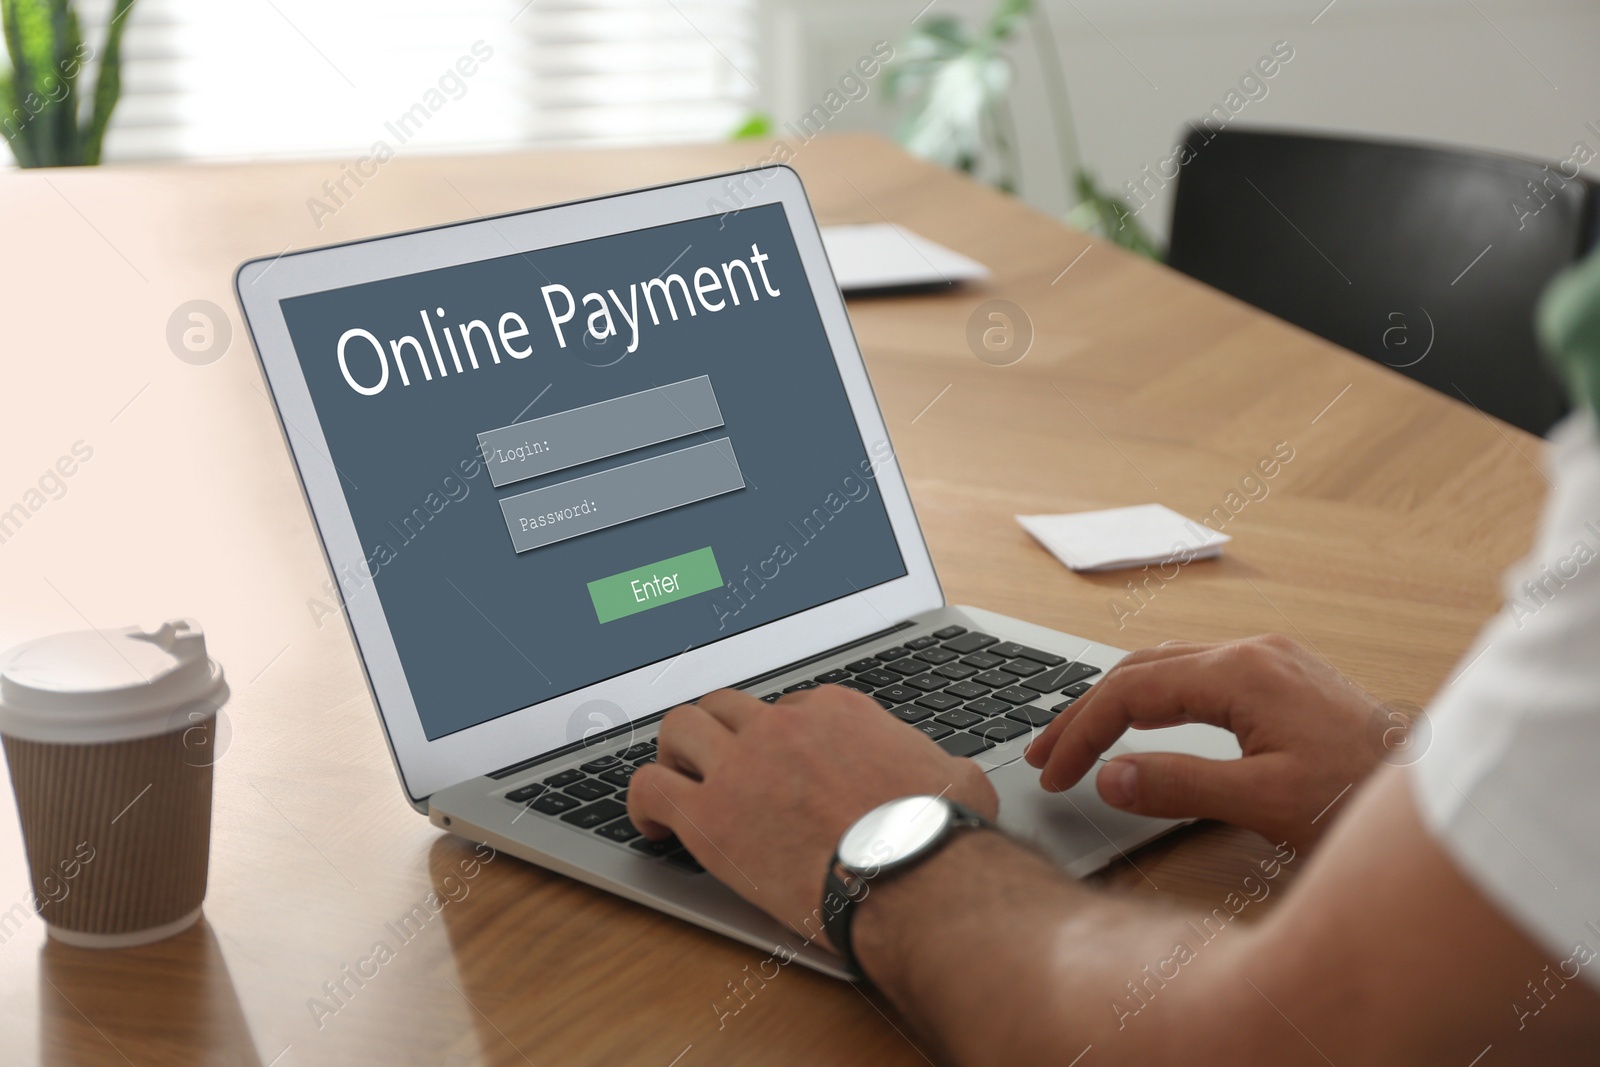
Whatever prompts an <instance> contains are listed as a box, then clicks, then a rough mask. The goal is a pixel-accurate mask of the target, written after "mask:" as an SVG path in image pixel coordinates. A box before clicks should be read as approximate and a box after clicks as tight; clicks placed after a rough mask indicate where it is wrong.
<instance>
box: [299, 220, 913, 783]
mask: <svg viewBox="0 0 1600 1067" xmlns="http://www.w3.org/2000/svg"><path fill="white" fill-rule="evenodd" d="M752 244H757V245H759V246H760V248H761V251H762V252H764V253H766V254H767V255H768V256H769V257H770V258H769V260H768V261H767V263H766V269H767V274H768V277H769V278H770V279H771V283H772V285H773V286H774V287H775V288H777V289H778V290H779V292H780V294H781V295H780V296H779V297H770V296H767V295H766V294H765V293H763V294H762V299H760V300H758V301H754V302H752V301H750V300H749V299H748V296H746V298H745V302H744V303H742V304H741V305H739V306H737V307H734V306H731V305H730V306H728V307H726V308H724V309H723V310H721V311H718V312H716V313H707V312H706V311H705V310H704V309H703V308H702V309H700V311H699V313H698V314H697V315H695V316H693V317H689V316H687V315H684V316H683V317H681V318H680V319H679V320H678V321H676V322H673V321H671V320H670V318H668V317H667V316H666V314H665V311H664V309H663V314H662V323H661V325H659V326H652V325H650V323H649V320H648V313H647V312H645V311H644V307H643V299H642V298H641V301H640V308H641V318H643V319H644V320H645V321H644V322H642V323H641V325H640V345H639V348H638V350H637V351H636V352H634V353H633V354H632V355H624V349H625V348H626V346H627V343H628V339H629V336H628V335H629V332H630V331H629V330H628V328H627V327H626V325H625V324H624V323H623V321H622V320H621V318H620V317H617V318H616V325H617V327H618V328H619V329H621V330H622V331H623V336H622V337H620V338H617V337H613V338H611V339H610V340H609V341H607V342H606V343H604V344H596V343H594V342H593V341H591V342H589V343H588V344H584V343H583V342H582V335H583V332H584V331H583V324H584V321H585V313H584V309H583V308H581V307H580V309H579V313H578V315H577V316H576V317H575V318H574V319H573V320H572V321H571V322H569V323H567V324H566V327H565V329H566V336H567V344H568V347H567V348H565V349H562V348H560V347H559V346H558V345H557V342H556V337H555V332H554V330H553V329H552V327H551V324H550V319H549V315H548V313H547V312H546V310H545V306H544V302H543V299H542V298H541V296H540V293H539V290H540V287H541V286H543V285H546V284H550V283H551V282H559V283H561V284H563V285H565V286H567V287H568V288H569V289H570V290H571V291H572V292H573V294H574V298H575V299H576V300H579V301H581V299H582V296H583V294H584V293H586V292H590V291H598V292H604V291H605V290H607V289H611V288H615V289H616V290H617V291H618V294H619V295H621V296H622V297H623V299H624V300H626V299H627V291H628V286H629V285H630V284H631V283H634V282H639V283H642V282H643V281H644V280H645V279H648V278H652V277H655V276H657V275H659V274H663V273H669V266H670V272H676V273H679V274H681V275H683V276H684V278H685V279H686V280H689V279H691V276H692V273H693V271H694V269H695V268H696V267H700V266H710V267H712V268H713V269H717V270H719V273H720V266H721V264H722V263H724V262H725V261H728V260H734V259H742V260H745V261H746V262H747V263H748V261H749V257H750V255H751V245H752ZM736 277H738V275H736ZM740 284H741V285H742V284H743V283H742V280H741V282H740ZM760 284H761V282H760V276H759V275H757V276H756V285H757V287H758V288H759V287H760ZM674 292H676V288H674ZM717 295H720V296H726V293H725V292H724V293H722V294H717ZM715 298H716V296H713V297H712V299H715ZM658 306H659V305H658ZM437 307H443V308H444V309H445V319H444V321H445V322H448V323H451V324H454V323H460V322H466V321H469V320H471V319H475V318H476V319H482V320H484V321H485V322H487V323H488V324H489V325H490V327H491V329H492V328H494V327H495V325H496V324H497V323H498V321H499V318H500V315H501V314H503V313H504V312H507V311H514V312H516V313H518V314H519V315H521V316H522V317H523V319H524V320H526V322H527V324H528V326H529V328H530V330H531V331H532V332H531V335H530V336H529V337H527V338H523V339H521V340H520V341H519V342H518V343H519V344H523V345H526V344H530V343H531V344H532V346H533V349H534V351H533V354H532V355H531V356H530V357H529V358H526V359H521V360H513V359H509V358H505V355H504V353H503V352H502V362H501V363H499V364H498V365H497V364H494V363H493V362H492V361H490V360H489V359H487V358H486V354H485V352H484V351H483V349H482V346H481V340H480V346H479V362H480V369H478V370H471V369H468V370H467V371H466V372H465V373H462V374H456V373H454V372H453V367H452V373H450V374H449V375H448V376H446V377H438V376H437V375H436V376H435V377H434V379H433V380H432V381H424V380H422V379H421V377H420V375H419V374H418V373H417V372H416V365H415V363H414V362H412V363H410V364H408V370H409V373H410V376H411V384H410V385H409V386H406V387H402V386H401V385H400V383H399V381H398V378H397V375H396V374H395V372H394V370H393V368H392V366H391V372H390V382H389V384H388V385H387V386H386V387H385V389H384V390H383V391H382V392H381V393H379V394H377V395H374V396H363V395H360V394H359V393H357V392H356V391H355V390H353V389H351V388H350V387H349V385H348V384H347V383H346V382H345V380H344V378H343V376H342V374H341V372H340V369H339V365H338V361H337V358H336V352H337V344H338V339H339V337H340V335H341V334H343V333H344V332H345V331H346V330H348V329H351V328H353V327H360V328H363V329H366V330H369V331H371V332H372V333H373V334H374V335H375V336H377V337H378V338H380V339H382V340H383V341H384V342H385V343H387V341H388V340H389V339H391V338H396V337H400V336H402V335H407V334H409V335H418V334H419V332H420V330H421V321H420V318H419V314H418V313H419V311H420V310H421V309H424V308H426V309H428V311H429V312H430V313H431V312H432V311H433V309H434V308H437ZM679 310H680V314H681V313H682V303H681V300H680V304H679ZM283 312H284V317H285V319H286V321H287V323H288V327H289V333H290V336H291V338H292V340H293V342H294V346H295V351H296V354H297V356H298V358H299V360H300V363H301V366H302V367H303V369H304V372H305V377H306V381H307V383H308V385H309V387H310V391H311V396H312V399H313V402H314V403H315V405H316V409H317V414H318V417H319V419H320V421H321V425H322V430H323V433H324V434H325V436H326V438H327V441H328V447H329V449H330V454H331V458H332V460H333V462H334V464H335V466H336V467H337V468H338V470H339V472H340V475H341V483H342V485H343V488H344V491H345V496H346V498H347V500H348V501H349V504H350V511H351V514H352V515H353V516H354V519H355V526H356V530H357V532H358V534H359V536H360V538H361V543H362V545H363V548H364V550H365V551H366V553H367V556H368V560H369V563H370V564H373V565H375V575H374V577H373V581H374V582H375V584H376V589H377V593H378V595H379V597H380V598H381V600H382V603H383V608H384V612H385V614H386V615H387V617H388V621H389V625H390V627H391V628H392V630H393V634H394V640H395V644H396V646H397V647H398V649H399V652H400V659H401V662H402V664H403V666H404V669H405V673H406V679H407V682H408V683H409V685H410V687H411V691H412V694H413V696H414V698H415V700H416V705H417V708H418V711H419V713H420V715H421V718H422V725H423V729H424V732H425V733H426V734H427V736H428V737H429V738H430V739H433V738H437V737H441V736H443V735H445V734H449V733H453V732H455V731H457V730H461V729H464V728H466V727H469V726H473V725H476V724H477V723H480V722H483V721H485V720H487V719H490V718H494V717H495V716H498V715H503V714H506V713H507V712H511V711H514V710H517V709H518V708H522V707H526V706H528V705H530V704H534V703H537V702H539V701H542V700H547V699H549V698H551V697H555V696H558V695H560V694H562V693H566V692H570V691H572V690H574V689H578V688H581V687H583V686H585V685H589V684H592V683H594V682H596V681H600V680H602V679H605V678H608V677H611V676H614V675H617V674H620V673H623V672H625V671H628V670H632V669H634V668H637V667H640V666H642V665H645V664H648V663H653V662H657V661H661V660H667V659H670V658H671V657H674V656H677V655H678V654H680V653H682V652H683V651H684V650H686V649H688V648H691V647H697V646H700V645H703V644H706V643H708V642H710V641H714V640H717V639H720V638H722V637H727V636H729V635H731V634H733V633H738V632H741V631H744V630H748V629H750V628H751V627H753V626H757V625H761V624H763V623H767V622H770V621H772V620H774V619H778V618H782V617H783V616H786V615H790V614H793V613H795V612H797V611H801V610H804V609H806V608H810V607H813V606H815V605H818V604H821V603H824V602H826V601H829V600H833V599H837V598H839V597H841V596H847V595H849V594H850V593H852V592H854V591H856V590H859V589H865V588H867V587H869V586H873V585H877V584H880V583H882V582H885V581H889V580H891V579H894V578H897V577H900V576H902V575H903V574H905V565H904V562H903V560H902V558H901V556H900V552H899V550H898V547H897V546H896V543H895V539H894V533H893V530H892V528H891V526H890V523H889V519H888V515H887V513H886V512H885V509H884V507H883V503H882V501H881V498H880V496H879V493H878V487H877V484H876V482H875V481H872V480H870V479H869V478H866V477H863V464H866V463H869V462H870V461H869V457H868V452H867V449H866V447H865V446H864V443H863V441H862V440H861V436H860V433H859V431H858V430H857V428H856V424H855V419H854V417H853V416H852V415H851V413H850V409H849V404H848V401H847V399H846V396H845V391H844V386H843V383H842V382H841V381H840V378H839V374H838V370H837V368H836V366H835V363H834V358H833V354H832V351H831V349H830V347H829V345H828V341H827V337H826V335H825V333H824V331H823V327H822V322H821V319H820V317H819V316H818V313H817V309H816V306H815V304H814V303H813V301H812V300H811V294H810V287H809V285H808V283H807V282H806V279H805V277H804V275H803V272H802V270H801V268H800V262H799V257H798V253H797V250H796V248H795V245H794V241H793V238H792V236H791V235H790V232H789V226H788V223H787V221H786V219H785V217H784V214H783V208H782V206H781V205H776V204H774V205H767V206H763V207H758V208H751V209H747V210H745V211H742V212H740V213H738V214H736V215H732V216H728V217H726V218H722V219H719V218H717V217H711V218H705V219H696V220H692V221H688V222H682V223H675V224H672V225H669V226H662V227H657V228H654V229H650V230H644V231H639V232H635V233H629V234H620V235H616V236H612V237H606V238H600V239H596V240H593V241H587V242H583V243H581V244H574V245H567V246H563V247H559V248H550V249H545V250H542V251H538V252H530V253H526V254H522V255H508V256H506V257H504V258H500V259H494V260H487V261H483V262H479V263H472V264H465V265H462V266H456V267H448V268H444V269H440V270H434V271H428V272H425V273H422V274H415V275H410V276H407V277H403V278H395V279H389V280H385V281H380V282H371V283H367V284H363V285H356V286H351V287H348V288H345V289H338V290H332V291H329V292H323V293H315V294H311V295H307V296H300V297H295V298H292V299H289V300H285V301H284V302H283ZM434 321H435V322H436V323H437V322H438V321H439V320H438V319H435V320H434ZM423 340H424V344H426V338H423ZM497 341H498V338H497ZM439 343H440V345H441V347H442V346H443V345H444V339H443V337H442V336H440V338H439ZM458 344H459V340H458ZM350 351H351V352H352V353H353V354H354V353H356V352H358V351H359V352H361V353H362V354H363V358H364V359H365V360H366V362H358V361H357V360H356V359H355V358H352V360H351V368H352V371H353V372H354V373H356V375H357V378H358V380H360V381H362V382H363V383H364V384H370V383H372V382H374V381H375V380H376V363H375V361H373V359H372V357H371V355H370V349H368V348H365V346H356V347H352V348H351V350H350ZM446 358H447V359H448V358H449V357H448V353H447V354H446ZM463 358H464V353H463ZM607 364H609V365H607ZM700 374H708V375H710V377H711V382H712V386H713V388H714V389H715V391H716V396H717V400H718V403H719V404H720V406H721V409H722V415H723V418H724V420H725V422H726V425H725V427H723V428H722V429H720V430H716V431H712V432H710V433H708V434H706V435H704V437H700V436H691V437H689V438H685V439H681V440H678V441H674V442H668V443H665V444H662V445H657V446H653V447H651V448H647V449H641V450H639V451H636V452H630V453H627V454H626V455H624V456H618V457H613V458H611V459H608V460H601V461H598V462H596V463H590V464H586V465H584V466H581V467H576V468H572V469H569V470H565V471H561V472H558V473H555V474H551V475H547V476H544V477H541V478H537V479H532V480H529V481H524V482H519V483H517V484H515V485H509V486H505V487H503V488H500V489H496V488H495V487H494V486H493V485H492V484H491V483H490V481H489V476H488V474H487V472H486V471H485V470H484V469H483V466H482V464H481V463H478V462H476V460H477V456H478V453H477V439H476V435H477V434H479V433H481V432H483V431H485V430H490V429H494V428H496V427H500V426H505V425H507V424H510V423H512V422H517V421H522V420H526V419H531V418H535V417H538V416H540V415H547V414H551V413H553V412H556V411H562V410H565V409H568V408H574V407H579V406H581V405H584V404H590V403H594V402H596V401H599V400H604V399H607V398H610V397H615V396H621V395H624V394H628V393H633V392H637V391H639V390H642V389H648V388H650V387H652V386H659V385H665V384H668V383H671V382H676V381H681V380H683V379H686V378H692V377H695V376H697V375H700ZM293 432H294V430H293V428H291V433H293ZM721 436H726V437H728V438H729V439H730V440H731V442H732V444H733V447H734V450H735V452H736V453H737V456H738V459H739V465H740V468H741V469H742V471H743V473H744V477H745V483H746V485H745V488H744V489H741V490H738V491H736V492H733V493H730V494H728V495H725V496H721V497H716V498H714V499H711V500H706V501H701V502H699V503H696V504H690V505H688V506H686V507H681V508H678V509H676V510H673V511H669V512H665V513H662V514H658V515H654V516H651V517H649V518H646V519H641V520H638V521H636V522H632V523H628V524H625V525H622V526H616V527H612V528H610V529H607V530H601V531H598V532H595V533H590V534H586V535H583V536H580V537H577V538H573V539H571V540H567V541H562V542H560V543H558V544H554V545H549V546H546V547H543V548H539V549H535V550H533V551H530V552H525V553H522V554H520V555H519V554H517V553H516V552H514V551H513V550H512V546H511V539H510V536H509V535H508V533H507V531H506V528H505V524H504V522H503V520H502V518H501V513H500V508H499V505H498V500H499V499H500V498H501V497H504V496H509V495H514V494H516V493H521V492H526V491H528V490H529V489H533V488H538V487H541V486H545V485H550V484H554V483H556V482H560V481H564V480H566V479H569V478H574V477H578V476H580V475H584V474H588V473H592V472H593V471H595V470H600V469H605V468H608V467H612V466H616V465H619V464H621V463H625V462H629V461H632V460H636V459H640V458H643V457H645V456H649V455H654V454H656V453H660V452H666V451H671V450H674V449H677V448H682V447H685V446H686V445H690V444H695V443H698V442H699V441H700V440H704V439H707V438H710V439H715V438H717V437H721ZM872 444H873V445H874V446H875V450H881V449H883V448H885V447H886V443H880V442H872ZM875 456H876V451H875ZM469 471H470V472H472V473H473V476H470V477H469V476H468V474H467V473H466V472H469ZM808 517H810V518H811V522H810V523H809V525H807V524H806V523H805V520H806V519H807V518H808ZM706 546H711V547H712V548H713V550H714V551H715V554H716V559H717V563H718V565H719V568H720V570H721V573H722V577H723V579H724V580H725V581H727V582H730V583H731V582H736V581H740V582H741V583H742V580H743V579H744V578H746V577H747V576H748V575H750V574H756V575H758V576H761V577H760V581H759V582H751V583H750V584H749V585H745V586H743V588H744V589H745V590H747V592H746V593H745V595H744V597H743V598H742V599H740V598H736V597H735V594H734V593H733V592H732V591H730V590H728V589H723V590H720V591H713V592H710V593H704V594H700V595H697V596H691V597H688V598H687V599H684V600H680V601H677V602H674V603H668V604H662V605H660V606H657V607H653V608H651V609H650V610H648V611H642V612H640V613H638V614H635V615H631V616H628V617H625V618H622V619H617V620H614V621H612V622H608V623H605V624H604V625H602V624H600V623H599V622H598V621H597V619H596V615H595V609H594V606H593V604H592V603H591V601H590V598H589V593H588V589H587V584H588V583H589V582H590V581H593V580H595V579H597V578H603V577H606V576H608V575H612V574H615V573H618V572H620V571H624V570H628V569H630V568H633V567H639V566H644V565H647V564H651V563H654V562H656V561H659V560H664V559H667V558H668V557H671V556H675V555H678V554H680V553H684V552H690V551H693V550H695V549H699V548H703V547H706ZM780 546H781V548H784V549H787V552H781V551H780ZM775 556H776V557H777V558H778V559H779V560H783V561H784V562H781V563H774V562H772V561H773V560H774V558H775ZM746 567H749V568H750V570H749V571H748V572H747V571H745V569H744V568H746ZM772 575H775V576H773V577H770V579H769V578H768V577H766V576H772ZM341 581H342V582H346V583H347V579H344V578H341ZM752 591H753V592H752ZM717 604H720V605H721V606H722V609H723V613H722V622H723V623H724V624H725V626H724V628H720V629H719V612H718V610H716V608H715V607H714V605H717ZM731 608H738V609H739V610H738V611H737V613H736V614H732V615H727V614H726V612H728V611H729V609H731ZM749 673H753V672H752V671H749V670H745V671H743V672H742V673H741V669H740V665H737V664H730V676H729V681H734V680H737V678H738V677H741V676H743V675H748V674H749ZM654 710H659V709H654V708H650V709H629V711H630V712H631V713H634V714H642V713H647V712H649V711H654ZM509 755H513V754H508V756H509Z"/></svg>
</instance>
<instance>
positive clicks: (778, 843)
mask: <svg viewBox="0 0 1600 1067" xmlns="http://www.w3.org/2000/svg"><path fill="white" fill-rule="evenodd" d="M919 793H925V794H930V795H939V794H942V795H944V796H946V797H948V798H950V799H952V800H958V801H960V802H962V803H963V804H966V805H967V806H968V807H970V808H972V809H973V810H975V811H977V812H979V813H980V814H982V815H984V816H986V817H989V818H993V817H994V815H995V812H996V809H997V808H998V807H999V799H998V798H997V797H996V795H995V791H994V787H993V786H992V785H990V784H989V780H988V779H987V778H986V777H985V776H984V774H983V772H982V771H981V770H979V769H978V767H977V765H976V764H974V763H972V762H971V761H970V760H965V759H957V758H956V757H954V756H951V755H949V754H948V753H946V752H945V751H944V750H943V749H941V748H939V746H937V745H935V744H934V743H933V742H932V741H930V740H928V738H927V736H926V735H924V734H922V733H920V732H919V731H917V730H915V729H913V728H912V727H910V726H908V725H906V724H905V723H903V722H900V721H899V720H898V719H896V718H894V717H893V716H891V715H889V714H888V713H887V712H886V711H884V710H883V708H882V707H881V706H880V705H879V704H878V702H877V701H875V700H873V699H872V698H871V697H868V696H865V695H863V694H861V693H857V692H854V691H853V690H849V689H843V688H840V687H838V686H831V685H829V686H822V687H820V688H817V689H811V690H806V691H802V692H799V693H791V694H789V695H788V696H785V697H783V698H782V699H781V700H779V701H778V702H777V703H776V704H765V703H763V702H761V701H760V700H757V699H756V698H755V697H752V696H750V695H749V694H747V693H740V692H735V691H732V690H720V691H718V692H715V693H711V694H710V695H708V696H705V697H702V698H701V699H700V701H699V703H698V704H685V705H683V706H682V707H678V708H674V709H672V711H670V712H668V713H667V716H666V718H664V719H663V720H662V722H661V731H660V735H659V737H658V738H657V761H656V762H655V763H651V764H645V765H644V766H642V767H640V768H639V769H638V771H636V772H635V773H634V776H633V780H632V781H631V782H630V784H629V788H628V814H629V815H630V816H631V817H632V819H633V821H634V823H635V824H636V825H637V826H638V827H639V828H640V829H641V830H643V831H644V832H645V834H647V835H648V836H650V837H655V838H659V837H664V836H666V835H667V833H668V832H671V833H675V834H677V835H678V839H679V840H680V841H682V842H683V844H684V845H685V847H687V848H688V849H689V851H690V852H691V853H693V855H694V857H695V859H697V860H699V861H700V863H701V864H702V865H704V866H705V868H706V869H707V870H708V871H710V872H711V873H712V874H714V875H716V877H717V878H718V879H720V880H721V881H722V882H724V883H726V884H727V885H728V886H729V887H731V888H732V889H733V890H734V891H735V892H737V893H738V894H739V895H740V896H742V897H744V898H745V899H746V900H748V901H750V902H751V903H752V904H755V905H756V906H757V907H759V908H762V909H763V910H765V911H766V912H768V913H769V914H771V915H773V916H774V917H775V918H777V919H778V920H779V921H780V922H784V923H787V924H789V925H791V926H794V927H796V928H797V929H799V930H801V931H802V933H803V934H805V933H807V932H815V931H816V930H818V929H820V925H821V923H820V919H818V918H816V917H814V916H815V915H816V914H817V912H818V909H819V908H820V906H821V902H822V881H823V876H824V875H825V874H826V873H827V869H828V862H829V860H830V859H831V858H832V857H833V850H834V848H835V846H837V845H838V843H839V838H840V836H841V835H842V834H843V833H844V832H845V830H847V829H849V827H850V824H851V823H853V822H854V821H855V820H856V819H858V818H860V817H861V816H862V815H864V814H866V813H867V812H868V811H871V810H872V809H873V808H875V807H877V806H878V805H879V804H881V803H883V802H884V801H888V800H894V799H896V798H898V797H904V796H912V795H915V794H919ZM808 920H809V925H808Z"/></svg>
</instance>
